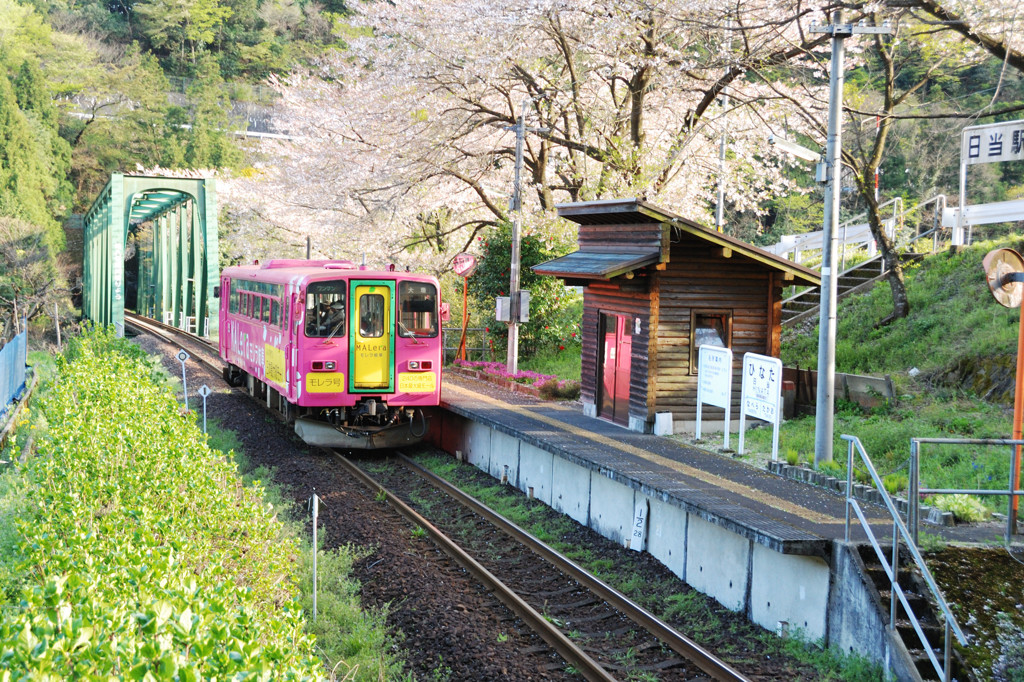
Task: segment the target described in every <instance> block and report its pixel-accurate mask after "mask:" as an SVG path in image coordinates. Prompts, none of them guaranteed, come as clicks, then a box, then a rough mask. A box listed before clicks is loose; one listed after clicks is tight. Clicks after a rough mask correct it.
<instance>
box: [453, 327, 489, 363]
mask: <svg viewBox="0 0 1024 682" xmlns="http://www.w3.org/2000/svg"><path fill="white" fill-rule="evenodd" d="M461 338H462V327H445V328H444V329H442V330H441V344H442V360H443V361H444V363H445V364H448V363H450V362H453V361H454V360H455V355H456V353H458V351H459V340H460V339H461ZM503 357H504V356H503ZM466 359H467V360H481V361H484V360H489V359H490V348H489V347H488V345H487V329H486V328H484V327H467V328H466Z"/></svg>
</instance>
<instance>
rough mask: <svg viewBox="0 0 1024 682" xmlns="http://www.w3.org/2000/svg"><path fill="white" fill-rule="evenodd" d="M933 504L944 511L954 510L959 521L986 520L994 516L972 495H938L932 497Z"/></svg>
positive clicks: (954, 514) (973, 521)
mask: <svg viewBox="0 0 1024 682" xmlns="http://www.w3.org/2000/svg"><path fill="white" fill-rule="evenodd" d="M931 505H932V506H934V507H936V508H938V509H941V510H942V511H948V512H953V516H955V517H956V518H957V520H958V521H967V522H968V523H976V522H978V521H985V520H987V519H988V518H989V517H990V516H992V513H991V512H990V511H989V510H988V509H986V508H985V505H983V504H982V503H981V502H979V501H978V498H976V497H972V496H970V495H936V496H935V497H933V498H931Z"/></svg>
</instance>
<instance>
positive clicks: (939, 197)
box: [782, 194, 946, 307]
mask: <svg viewBox="0 0 1024 682" xmlns="http://www.w3.org/2000/svg"><path fill="white" fill-rule="evenodd" d="M897 199H900V202H899V204H896V202H897ZM933 202H934V203H935V208H936V212H935V218H934V219H933V220H932V227H931V229H928V230H925V231H924V232H922V233H920V234H918V235H915V236H914V237H912V238H911V239H908V240H907V242H906V244H905V245H904V246H909V245H910V244H913V243H914V242H916V241H918V240H920V239H924V238H925V237H929V236H930V237H932V242H933V243H932V252H935V251H938V244H937V243H936V236H937V235H938V233H939V232H940V231H941V230H942V219H941V214H942V208H945V206H946V195H945V194H936V195H935V196H933V197H932V198H930V199H926V200H925V201H922V202H921V203H919V204H915V205H914V206H912V207H910V208H907V209H901V210H900V211H899V212H898V213H896V212H895V211H896V205H898V206H902V198H901V197H896V199H891V200H890V201H887V202H885V203H884V204H882V205H880V206H879V208H882V207H884V206H888V205H889V204H895V205H894V214H893V220H894V221H895V220H899V221H903V219H904V218H905V217H906V216H907V215H908V214H910V213H913V212H914V211H916V210H918V209H919V208H922V207H924V206H927V205H928V204H931V203H933ZM866 216H867V214H866V213H862V214H859V215H858V216H857V217H855V218H852V219H850V220H848V221H846V222H845V223H843V224H842V226H841V227H840V229H842V230H844V234H845V229H846V227H847V226H849V225H850V224H851V223H854V222H855V221H856V220H858V219H859V218H863V217H866ZM881 260H882V256H881V254H879V255H876V256H872V257H871V258H868V259H867V260H865V261H861V262H860V263H857V264H856V265H851V266H850V267H849V268H847V267H846V244H845V240H844V242H843V254H842V259H841V262H840V266H839V269H840V272H839V277H840V278H841V277H843V276H844V275H848V274H849V273H851V272H853V271H854V270H856V269H858V268H861V267H864V266H865V265H870V264H871V263H874V262H875V261H881ZM883 267H884V265H883ZM884 274H885V272H884V270H883V271H882V272H881V273H880V276H881V275H884ZM817 288H818V287H807V288H805V289H803V290H802V291H799V292H797V293H795V294H793V295H792V296H790V297H789V298H786V299H783V301H782V305H783V307H785V305H786V304H787V303H791V302H792V301H795V300H796V299H798V298H801V297H803V296H805V295H807V294H808V292H810V291H814V290H815V289H817Z"/></svg>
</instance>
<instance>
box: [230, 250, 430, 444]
mask: <svg viewBox="0 0 1024 682" xmlns="http://www.w3.org/2000/svg"><path fill="white" fill-rule="evenodd" d="M219 294H220V299H221V305H220V355H221V358H223V359H224V360H225V362H227V367H226V368H225V370H224V378H225V379H226V380H227V381H228V382H229V383H231V384H233V385H242V384H243V383H244V384H245V385H247V386H248V388H249V391H250V393H251V394H252V395H254V396H255V397H257V398H260V399H261V400H263V399H265V400H266V402H267V405H268V406H271V407H273V408H276V409H279V410H280V411H281V412H283V413H284V415H285V417H286V418H287V420H288V421H289V422H294V425H295V432H296V433H297V434H298V435H299V436H300V437H301V438H302V439H303V440H305V441H306V442H307V443H311V444H313V445H322V446H327V447H340V448H349V449H359V450H368V449H376V448H392V447H398V446H401V445H406V444H409V443H414V442H416V441H418V440H420V439H421V438H422V437H423V436H425V435H426V432H427V428H428V422H429V417H430V408H432V407H435V406H437V404H438V402H439V400H440V397H441V321H442V320H441V316H442V310H441V308H442V306H441V300H440V294H439V288H438V283H437V279H435V278H434V277H430V276H425V275H418V274H413V273H409V272H395V271H394V270H393V268H389V269H388V270H386V271H374V270H368V269H366V268H365V266H360V267H357V266H355V265H353V264H352V263H351V262H350V261H338V260H330V261H315V260H271V261H268V262H266V263H263V264H259V263H257V264H255V265H244V266H236V267H229V268H225V269H224V271H223V272H222V273H221V278H220V290H219ZM446 313H447V311H445V316H447V314H446Z"/></svg>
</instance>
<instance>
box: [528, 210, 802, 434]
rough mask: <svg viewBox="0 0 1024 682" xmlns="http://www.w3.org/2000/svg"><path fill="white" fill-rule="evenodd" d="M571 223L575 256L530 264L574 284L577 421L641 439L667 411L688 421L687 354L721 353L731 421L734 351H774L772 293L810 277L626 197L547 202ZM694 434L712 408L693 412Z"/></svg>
mask: <svg viewBox="0 0 1024 682" xmlns="http://www.w3.org/2000/svg"><path fill="white" fill-rule="evenodd" d="M558 214H559V216H561V217H563V218H566V219H568V220H571V221H573V222H576V223H578V224H579V250H578V251H575V252H574V253H570V254H569V255H567V256H563V257H561V258H556V259H554V260H551V261H548V262H546V263H541V264H540V265H535V266H533V270H534V272H537V273H538V274H542V275H551V276H553V277H559V278H561V279H563V280H564V281H565V283H566V284H567V285H570V286H581V287H583V323H582V325H581V337H582V342H583V348H582V353H583V357H582V362H583V374H582V390H581V399H582V401H583V406H584V412H585V414H587V415H589V416H593V417H599V418H601V419H606V420H608V421H612V422H614V423H616V424H620V425H622V426H626V427H628V428H629V429H631V430H633V431H641V432H650V431H651V430H652V428H653V425H654V422H655V414H657V413H659V412H671V414H672V421H673V423H674V427H675V429H676V430H686V431H692V430H693V427H694V425H695V423H696V416H697V348H698V347H699V346H700V345H701V344H703V343H712V344H714V345H719V346H726V347H728V348H731V349H732V351H733V363H734V370H733V377H734V378H733V391H732V396H733V398H732V402H733V408H732V414H733V415H734V416H735V418H737V419H738V418H739V401H740V368H741V366H742V362H743V354H744V353H747V352H754V353H760V354H762V355H769V356H772V357H778V356H779V345H780V338H781V329H782V314H781V313H782V292H783V287H785V286H787V285H791V284H796V285H811V286H818V285H820V284H821V279H820V277H819V275H818V273H816V272H814V271H813V270H809V269H807V268H805V267H803V266H801V265H797V264H796V263H793V262H791V261H788V260H786V259H784V258H781V257H779V256H776V255H774V254H771V253H768V252H767V251H763V250H761V249H759V248H757V247H755V246H752V245H750V244H747V243H746V242H743V241H740V240H738V239H735V238H732V237H728V236H726V235H724V234H721V233H719V232H715V231H713V230H709V229H708V228H706V227H703V226H701V225H699V224H697V223H695V222H693V221H690V220H687V219H686V218H681V217H679V216H676V215H673V214H672V213H670V212H668V211H665V210H663V209H661V208H658V207H656V206H652V205H651V204H648V203H646V202H644V201H641V200H638V199H614V200H610V201H590V202H584V203H575V204H562V205H560V206H558ZM704 415H705V422H706V423H705V427H712V428H713V427H714V426H713V424H712V423H711V422H710V420H717V421H718V424H719V425H721V420H722V418H723V417H724V411H723V410H721V409H717V408H711V407H710V406H705V408H704Z"/></svg>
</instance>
